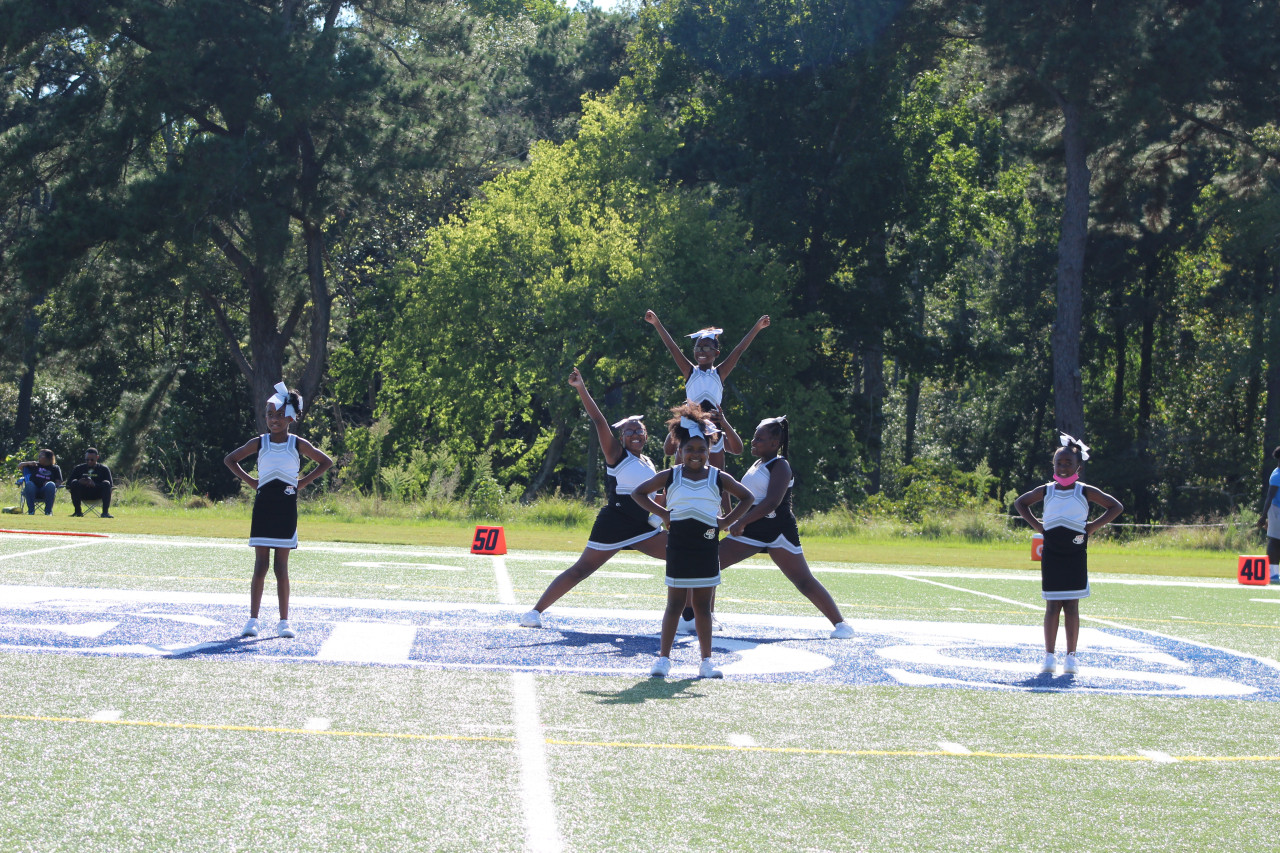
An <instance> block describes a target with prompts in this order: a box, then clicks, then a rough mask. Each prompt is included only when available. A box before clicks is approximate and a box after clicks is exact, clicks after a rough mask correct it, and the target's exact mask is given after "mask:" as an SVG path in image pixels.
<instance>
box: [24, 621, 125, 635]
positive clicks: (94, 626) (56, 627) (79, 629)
mask: <svg viewBox="0 0 1280 853" xmlns="http://www.w3.org/2000/svg"><path fill="white" fill-rule="evenodd" d="M119 624H120V623H119V622H80V623H77V624H71V625H64V624H62V623H61V622H54V623H50V624H39V623H36V624H30V623H22V622H0V627H3V628H17V629H18V630H20V631H52V632H53V633H55V634H66V635H67V636H69V637H85V638H92V639H96V638H98V637H101V636H102V635H103V634H105V633H107V632H108V631H110V630H111V629H112V628H114V627H115V626H117V625H119Z"/></svg>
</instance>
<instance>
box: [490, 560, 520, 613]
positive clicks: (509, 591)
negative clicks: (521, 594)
mask: <svg viewBox="0 0 1280 853" xmlns="http://www.w3.org/2000/svg"><path fill="white" fill-rule="evenodd" d="M493 579H494V580H495V581H496V582H497V584H498V603H499V604H515V603H516V591H515V588H514V587H513V586H511V575H510V574H508V573H507V558H506V557H502V556H495V557H494V558H493Z"/></svg>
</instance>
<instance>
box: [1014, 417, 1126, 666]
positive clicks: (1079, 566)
mask: <svg viewBox="0 0 1280 853" xmlns="http://www.w3.org/2000/svg"><path fill="white" fill-rule="evenodd" d="M1061 443H1062V446H1061V447H1059V448H1058V450H1057V452H1055V453H1054V454H1053V482H1052V483H1046V484H1045V485H1043V486H1036V487H1035V488H1034V489H1032V490H1031V491H1029V492H1027V493H1026V494H1024V495H1020V496H1019V497H1018V499H1017V500H1016V501H1014V502H1013V508H1014V509H1015V510H1017V512H1018V515H1020V516H1022V517H1023V518H1024V519H1025V520H1026V522H1027V524H1029V525H1031V528H1032V529H1033V530H1035V531H1036V532H1037V533H1043V534H1044V547H1043V550H1042V552H1041V559H1040V587H1041V595H1042V596H1043V597H1044V600H1045V602H1046V605H1045V614H1044V662H1043V663H1042V664H1041V666H1040V671H1041V672H1050V673H1051V672H1054V671H1055V670H1056V669H1057V667H1058V659H1057V657H1056V656H1055V655H1054V649H1055V647H1056V644H1057V641H1058V614H1059V613H1065V614H1066V620H1065V621H1066V629H1067V654H1066V657H1064V658H1063V661H1062V671H1063V673H1064V674H1067V675H1074V674H1075V673H1077V672H1079V665H1078V664H1077V663H1076V641H1077V640H1078V639H1079V637H1080V599H1082V598H1087V597H1088V595H1089V564H1088V559H1089V554H1088V547H1089V537H1090V536H1091V535H1092V534H1094V533H1096V532H1098V530H1100V529H1101V528H1102V527H1103V526H1104V525H1106V524H1109V523H1110V522H1112V521H1114V520H1115V519H1116V517H1118V516H1119V515H1120V513H1122V512H1124V506H1123V505H1122V504H1121V503H1120V501H1118V500H1116V499H1115V498H1113V497H1112V496H1111V495H1109V494H1107V493H1106V492H1104V491H1102V490H1101V489H1098V488H1096V487H1094V486H1090V485H1088V484H1087V483H1083V482H1080V466H1081V464H1082V463H1084V462H1085V461H1086V460H1087V459H1088V458H1089V448H1088V446H1086V445H1085V444H1084V442H1082V441H1079V440H1078V439H1075V438H1072V437H1071V436H1069V435H1067V434H1066V433H1063V434H1062V436H1061ZM1035 503H1043V507H1042V509H1041V518H1039V519H1037V518H1036V517H1035V516H1034V515H1032V514H1031V505H1032V504H1035ZM1091 503H1094V504H1097V505H1098V506H1100V507H1102V508H1103V513H1102V515H1100V516H1098V517H1097V518H1095V519H1094V520H1093V521H1089V504H1091Z"/></svg>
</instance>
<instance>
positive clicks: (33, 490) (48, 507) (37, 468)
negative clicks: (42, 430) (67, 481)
mask: <svg viewBox="0 0 1280 853" xmlns="http://www.w3.org/2000/svg"><path fill="white" fill-rule="evenodd" d="M18 470H20V471H21V472H22V476H23V483H22V497H23V498H25V499H26V501H27V515H35V514H36V498H40V499H41V500H43V501H44V514H45V515H53V497H54V495H56V494H57V493H58V486H60V485H62V469H61V468H59V467H58V460H57V458H56V457H55V456H54V455H53V451H52V450H50V449H49V448H47V447H46V448H44V449H42V450H41V451H40V458H39V460H38V461H36V462H23V463H22V464H21V465H19V466H18Z"/></svg>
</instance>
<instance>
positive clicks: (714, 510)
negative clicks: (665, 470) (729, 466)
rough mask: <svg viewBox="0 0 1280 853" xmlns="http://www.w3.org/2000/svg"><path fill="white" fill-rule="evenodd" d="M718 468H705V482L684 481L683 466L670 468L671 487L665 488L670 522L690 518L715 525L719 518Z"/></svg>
mask: <svg viewBox="0 0 1280 853" xmlns="http://www.w3.org/2000/svg"><path fill="white" fill-rule="evenodd" d="M718 473H719V469H718V468H712V467H708V468H707V478H706V479H705V480H686V479H685V478H684V466H683V465H675V466H673V467H672V468H671V485H669V486H667V509H668V510H670V511H671V520H672V521H684V520H685V519H688V518H692V519H694V520H696V521H701V522H702V523H703V524H709V525H711V526H712V527H715V526H716V525H717V522H718V521H719V518H720V481H719V479H718Z"/></svg>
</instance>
